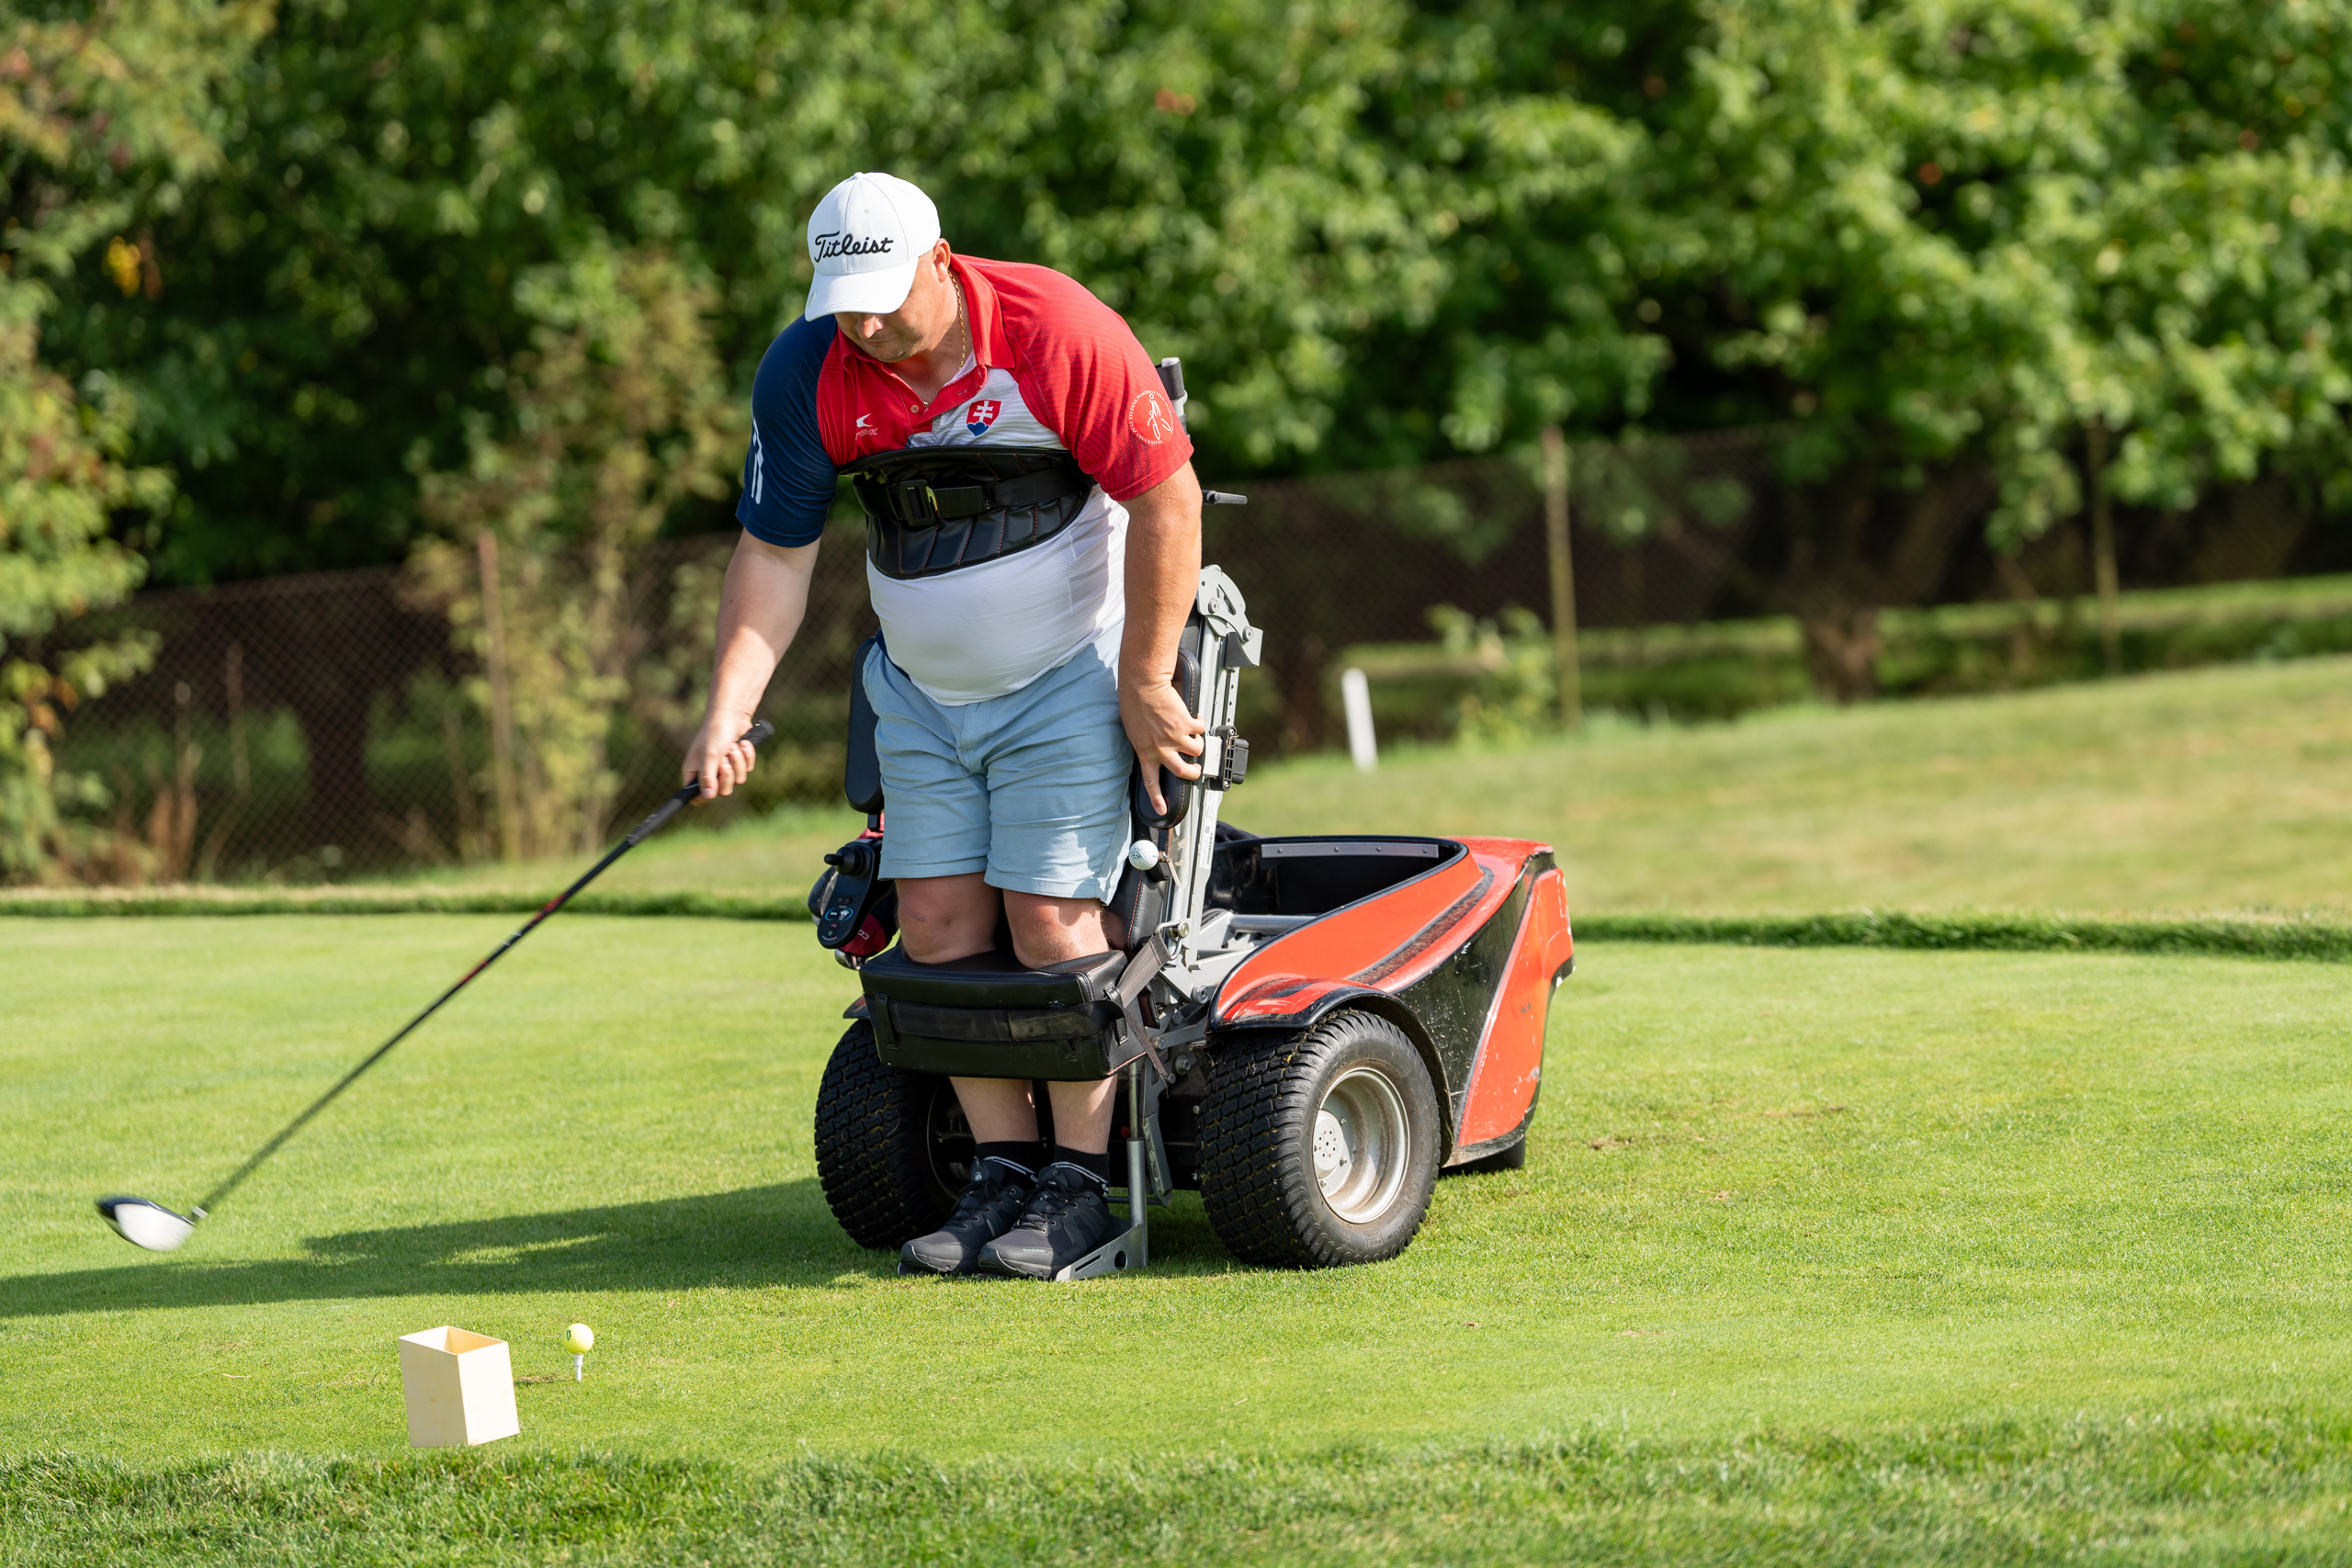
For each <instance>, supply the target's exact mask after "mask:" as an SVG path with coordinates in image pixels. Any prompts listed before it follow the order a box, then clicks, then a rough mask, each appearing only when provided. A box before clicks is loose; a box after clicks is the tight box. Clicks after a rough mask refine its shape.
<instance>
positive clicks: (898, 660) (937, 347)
mask: <svg viewBox="0 0 2352 1568" xmlns="http://www.w3.org/2000/svg"><path fill="white" fill-rule="evenodd" d="M809 260H810V262H811V263H813V264H814V265H815V267H816V278H815V282H814V284H813V285H812V287H811V288H809V303H808V309H807V310H806V312H805V314H804V316H803V318H802V319H801V320H800V321H795V322H794V323H792V324H791V325H790V326H788V327H786V329H785V331H784V332H783V333H781V334H780V335H779V336H778V337H777V338H776V340H775V343H774V344H771V345H770V346H769V348H768V351H767V355H766V356H765V357H764V358H763V359H762V360H761V362H760V371H759V377H758V379H757V381H756V383H755V385H754V387H753V389H752V450H751V454H750V457H749V458H748V460H747V461H746V463H745V465H744V470H743V499H742V502H741V504H740V505H739V506H738V507H737V509H736V516H737V517H738V518H739V519H741V522H742V524H743V528H744V533H743V537H742V539H741V542H740V543H738V545H737V546H736V550H735V558H734V559H733V561H732V562H731V563H730V564H729V567H728V571H727V583H726V589H725V592H724V595H723V597H722V599H721V601H720V607H719V615H718V657H717V661H716V665H715V668H714V670H713V672H712V677H711V690H710V708H709V712H708V714H707V716H705V718H704V721H703V727H702V732H701V734H700V735H699V736H698V737H697V738H696V739H695V743H694V746H693V749H692V750H690V751H689V752H688V754H687V757H686V760H685V773H686V774H687V776H689V777H692V776H695V775H697V774H699V775H700V777H701V779H702V792H703V794H704V795H705V796H710V795H727V794H729V793H730V792H732V791H733V789H734V788H735V786H736V785H737V784H741V782H742V781H743V779H744V777H745V775H747V774H748V773H750V772H751V771H752V761H753V758H752V751H751V750H750V748H748V747H745V746H743V745H741V744H740V743H739V742H738V741H737V739H736V738H737V737H738V736H741V734H742V733H743V731H744V730H745V728H748V727H749V725H750V724H751V722H752V712H753V710H754V709H755V708H756V707H757V706H758V705H759V700H760V696H761V694H762V693H763V691H765V689H766V687H767V682H768V679H769V677H770V676H771V675H772V674H773V673H774V672H775V667H776V663H777V660H779V659H781V658H782V657H783V654H784V651H785V649H786V648H787V647H788V646H789V645H790V643H791V641H792V637H793V634H794V632H795V631H796V630H797V629H798V627H799V624H800V618H801V614H802V612H803V610H804V609H805V607H806V606H807V604H808V596H809V571H810V570H811V568H812V567H813V566H814V564H815V561H816V555H817V545H818V538H819V536H820V533H821V532H822V530H823V526H824V521H825V514H826V513H827V511H828V509H829V508H830V507H831V504H832V501H833V496H834V493H835V490H836V487H837V484H838V480H839V477H840V475H841V474H842V473H844V472H848V473H850V474H852V475H853V476H854V478H855V479H856V481H857V483H856V488H857V491H858V493H859V499H860V501H861V502H862V503H863V504H864V505H865V508H866V511H867V513H868V521H869V526H868V558H867V561H866V581H867V583H868V586H869V588H870V589H871V591H872V593H873V596H874V608H875V612H876V616H877V617H878V618H879V619H880V621H881V623H882V634H883V644H884V646H883V648H882V649H879V650H877V651H876V654H875V655H874V656H873V657H872V658H871V659H870V660H868V662H867V667H866V668H865V671H863V672H862V675H861V678H862V679H863V680H864V681H865V690H866V694H867V695H868V696H869V697H870V698H871V699H872V700H873V704H874V709H875V713H876V717H877V720H878V723H877V728H876V738H875V739H876V752H877V754H878V757H879V761H880V762H881V769H882V787H883V794H884V797H885V798H886V800H887V801H888V811H889V832H888V836H887V837H886V839H885V840H884V849H883V864H882V874H884V875H886V876H889V877H892V878H895V879H896V880H897V883H898V889H899V923H900V927H901V930H902V932H903V935H902V938H901V940H902V941H903V942H904V943H905V946H906V950H907V953H908V955H909V956H910V957H911V958H913V959H915V960H916V961H917V962H919V963H924V964H944V963H947V962H949V961H950V960H953V959H957V958H962V957H966V956H967V955H969V954H972V953H984V952H987V951H989V948H990V947H991V946H992V945H993V943H994V941H995V932H996V929H997V922H998V917H999V915H1000V913H1001V914H1002V916H1003V917H1004V919H1005V923H1006V924H1007V925H1008V926H1009V927H1010V928H1011V930H1012V945H1013V952H1014V953H1015V954H1016V955H1017V956H1018V957H1019V958H1020V960H1021V962H1023V964H1028V965H1030V966H1031V967H1033V968H1035V967H1037V966H1039V965H1042V964H1050V963H1053V962H1055V961H1057V960H1059V959H1065V958H1076V957H1080V956H1082V955H1085V954H1087V953H1102V952H1105V951H1107V950H1109V949H1110V948H1111V947H1112V946H1113V945H1114V940H1113V939H1114V936H1116V935H1118V934H1120V933H1116V932H1113V931H1108V930H1106V929H1105V924H1104V918H1103V906H1104V904H1105V903H1106V902H1107V901H1108V900H1109V899H1110V897H1111V896H1112V894H1113V891H1114V889H1115V887H1116V886H1117V883H1118V877H1119V864H1120V858H1121V855H1122V852H1124V851H1125V847H1126V843H1127V833H1128V815H1127V810H1128V808H1127V800H1126V790H1127V778H1128V772H1129V768H1130V766H1131V765H1132V764H1133V763H1134V762H1136V761H1141V763H1142V765H1143V776H1144V778H1145V779H1146V780H1147V781H1148V786H1149V787H1150V789H1151V791H1152V794H1153V798H1154V800H1155V803H1158V802H1159V790H1158V784H1159V771H1160V770H1161V769H1162V768H1166V769H1168V770H1169V771H1170V772H1172V773H1175V774H1176V775H1177V776H1179V777H1181V778H1193V777H1196V776H1198V773H1199V770H1198V768H1197V767H1196V766H1195V765H1194V764H1193V762H1192V761H1190V759H1191V758H1192V757H1193V756H1195V755H1197V754H1198V753H1199V752H1200V751H1201V750H1202V747H1203V741H1202V739H1201V733H1200V729H1201V727H1200V725H1199V723H1198V722H1197V721H1196V720H1195V719H1194V718H1193V716H1192V714H1191V713H1190V711H1189V710H1188V709H1187V708H1186V707H1185V705H1184V703H1183V701H1182V698H1180V697H1179V696H1178V695H1177V694H1176V691H1175V689H1174V686H1173V684H1172V681H1171V677H1172V674H1173V671H1174V669H1175V661H1176V644H1177V638H1178V637H1179V636H1180V635H1181V633H1182V630H1183V625H1184V618H1185V615H1186V614H1187V613H1188V612H1189V610H1190V609H1191V606H1192V603H1193V596H1194V593H1195V592H1196V590H1197V586H1198V582H1199V578H1200V559H1201V551H1200V524H1201V490H1200V485H1199V482H1198V481H1197V480H1196V479H1194V478H1193V469H1192V463H1191V457H1192V444H1191V442H1190V441H1189V440H1188V439H1187V438H1186V436H1185V434H1184V432H1183V430H1182V426H1181V425H1179V423H1177V420H1176V416H1175V411H1174V410H1173V409H1171V408H1170V406H1169V402H1168V399H1167V396H1166V394H1165V393H1164V392H1163V391H1162V390H1161V389H1160V384H1159V375H1158V372H1157V370H1156V369H1155V368H1154V367H1153V364H1152V362H1151V360H1150V359H1149V357H1148V356H1147V355H1145V353H1144V351H1143V349H1142V347H1141V345H1139V344H1137V343H1136V339H1135V334H1134V333H1131V332H1130V331H1128V329H1127V326H1126V323H1125V321H1121V320H1120V318H1119V317H1118V315H1117V314H1116V313H1115V312H1114V311H1113V310H1111V309H1110V308H1109V307H1108V306H1106V305H1104V304H1103V302H1102V301H1101V300H1099V299H1095V298H1094V296H1093V295H1091V294H1090V293H1088V292H1087V290H1086V289H1085V288H1082V287H1081V286H1080V285H1079V284H1078V283H1077V282H1075V281H1073V280H1072V279H1070V278H1068V277H1065V276H1062V275H1061V274H1059V273H1057V272H1053V271H1051V270H1049V269H1047V268H1045V267H1040V266H1025V265H1012V264H1007V263H1002V262H989V261H980V260H977V259H974V258H972V257H968V256H959V255H956V254H955V253H954V252H953V250H952V249H951V248H950V247H949V245H948V244H947V243H946V242H945V241H944V240H943V239H942V238H940V233H939V216H938V212H937V209H935V208H933V205H932V203H931V199H930V198H929V197H926V196H925V195H924V194H923V193H922V191H921V190H919V189H917V188H916V187H915V186H912V185H910V184H909V183H908V182H907V181H905V180H901V179H898V178H895V177H893V176H891V175H879V174H859V175H851V176H850V177H849V178H848V179H846V180H843V181H842V183H841V184H840V185H838V186H834V187H833V189H832V190H831V192H830V193H829V194H828V195H827V196H826V197H825V199H824V200H823V201H822V202H821V203H820V204H819V206H818V208H817V210H816V212H815V214H814V215H813V216H812V217H811V218H810V219H809ZM1115 1081H1116V1080H1105V1081H1103V1082H1101V1083H1057V1084H1053V1085H1051V1086H1049V1087H1050V1090H1051V1095H1052V1105H1053V1121H1054V1139H1055V1143H1054V1149H1053V1157H1052V1159H1051V1160H1050V1162H1046V1164H1045V1168H1043V1169H1042V1170H1041V1169H1038V1168H1036V1167H1037V1165H1038V1164H1039V1161H1038V1158H1037V1155H1038V1140H1039V1134H1038V1128H1037V1120H1036V1112H1035V1106H1034V1105H1033V1104H1032V1102H1031V1098H1030V1089H1029V1086H1028V1085H1027V1084H1025V1083H1021V1082H1017V1081H1013V1080H1008V1079H988V1078H965V1077H959V1078H956V1079H954V1080H953V1082H954V1084H955V1087H956V1097H957V1099H958V1100H960V1101H961V1102H962V1105H963V1108H964V1114H965V1117H966V1119H967V1121H968V1122H970V1123H971V1127H972V1132H973V1135H974V1137H975V1139H976V1140H977V1141H978V1156H977V1158H976V1159H975V1161H974V1166H973V1176H972V1179H971V1183H970V1185H969V1186H967V1188H966V1189H965V1191H964V1193H963V1196H962V1198H961V1200H960V1201H958V1202H957V1204H956V1210H955V1213H954V1214H953V1215H952V1216H951V1217H950V1218H949V1220H948V1222H947V1224H945V1225H944V1227H942V1228H941V1229H940V1230H938V1231H936V1232H934V1233H933V1234H932V1235H926V1236H922V1237H918V1238H917V1239H916V1240H914V1241H911V1242H910V1243H908V1244H907V1246H906V1247H905V1248H904V1250H903V1251H902V1252H901V1254H900V1258H899V1270H900V1272H902V1273H906V1272H922V1271H928V1272H934V1273H941V1274H968V1273H975V1272H989V1273H1000V1274H1019V1275H1029V1276H1033V1277H1036V1278H1045V1277H1047V1276H1049V1275H1051V1274H1052V1273H1053V1272H1054V1271H1055V1270H1057V1269H1060V1268H1063V1267H1065V1266H1066V1265H1068V1264H1069V1263H1070V1262H1072V1261H1073V1260H1075V1259H1076V1258H1080V1257H1082V1256H1084V1255H1085V1254H1086V1253H1088V1252H1090V1251H1091V1250H1092V1249H1093V1248H1094V1247H1097V1246H1099V1245H1100V1244H1101V1243H1103V1241H1105V1240H1107V1239H1109V1237H1110V1236H1111V1235H1112V1234H1113V1233H1114V1230H1115V1229H1116V1223H1115V1222H1114V1220H1113V1219H1112V1217H1111V1211H1110V1205H1109V1203H1108V1201H1107V1188H1108V1183H1109V1177H1110V1164H1109V1154H1108V1149H1109V1144H1110V1130H1111V1116H1112V1110H1113V1100H1114V1089H1115Z"/></svg>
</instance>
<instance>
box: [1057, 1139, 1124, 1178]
mask: <svg viewBox="0 0 2352 1568" xmlns="http://www.w3.org/2000/svg"><path fill="white" fill-rule="evenodd" d="M1054 1163H1055V1164H1056V1165H1074V1166H1076V1167H1078V1168H1079V1169H1080V1170H1082V1171H1084V1172H1086V1174H1087V1175H1089V1176H1091V1177H1092V1178H1094V1179H1095V1180H1097V1181H1099V1182H1101V1183H1102V1184H1103V1186H1105V1187H1108V1186H1110V1185H1111V1151H1110V1150H1108V1149H1104V1150H1103V1151H1102V1152H1101V1153H1099V1154H1091V1155H1090V1154H1086V1153H1083V1152H1081V1151H1080V1150H1078V1149H1074V1148H1071V1147H1070V1146H1069V1145H1068V1144H1056V1145H1054Z"/></svg>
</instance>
